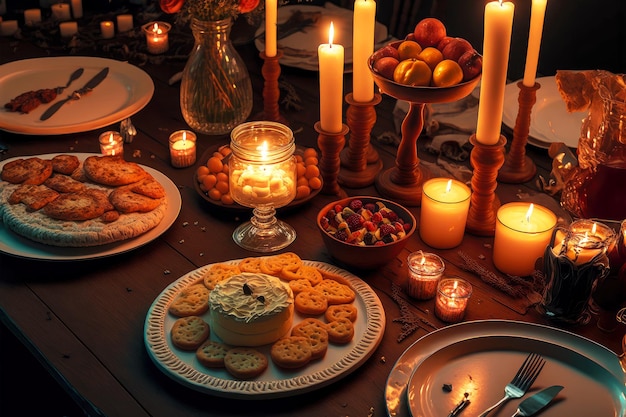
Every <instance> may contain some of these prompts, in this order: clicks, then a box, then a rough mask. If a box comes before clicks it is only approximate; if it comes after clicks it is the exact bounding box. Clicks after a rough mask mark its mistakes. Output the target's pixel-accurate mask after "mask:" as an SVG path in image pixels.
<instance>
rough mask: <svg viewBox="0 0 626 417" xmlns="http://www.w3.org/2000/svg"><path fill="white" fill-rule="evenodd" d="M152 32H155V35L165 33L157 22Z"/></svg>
mask: <svg viewBox="0 0 626 417" xmlns="http://www.w3.org/2000/svg"><path fill="white" fill-rule="evenodd" d="M152 32H154V34H155V35H160V34H162V33H163V30H162V29H161V28H160V27H159V25H158V24H157V23H155V24H154V26H153V27H152Z"/></svg>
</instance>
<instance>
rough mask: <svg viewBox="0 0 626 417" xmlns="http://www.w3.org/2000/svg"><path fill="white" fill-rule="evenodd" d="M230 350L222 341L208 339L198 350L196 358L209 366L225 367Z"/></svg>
mask: <svg viewBox="0 0 626 417" xmlns="http://www.w3.org/2000/svg"><path fill="white" fill-rule="evenodd" d="M228 350H229V349H228V346H226V345H224V344H222V343H219V342H215V341H213V340H207V341H206V342H204V343H203V344H202V346H200V347H199V348H198V349H197V350H196V358H197V359H198V361H199V362H200V363H201V364H202V365H204V366H206V367H207V368H223V367H224V358H225V357H226V354H227V353H228Z"/></svg>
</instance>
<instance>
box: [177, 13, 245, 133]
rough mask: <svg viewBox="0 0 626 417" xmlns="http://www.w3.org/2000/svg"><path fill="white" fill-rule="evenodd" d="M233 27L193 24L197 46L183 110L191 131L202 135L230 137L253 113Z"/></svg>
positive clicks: (190, 62) (187, 76)
mask: <svg viewBox="0 0 626 417" xmlns="http://www.w3.org/2000/svg"><path fill="white" fill-rule="evenodd" d="M232 24H233V20H232V19H231V18H228V19H223V20H217V21H203V20H198V19H195V18H194V19H192V20H191V31H192V33H193V36H194V39H195V45H194V48H193V50H192V52H191V54H190V56H189V59H188V61H187V64H186V65H185V69H184V71H183V76H182V81H181V86H180V108H181V111H182V114H183V117H184V119H185V121H186V122H187V124H188V125H189V127H190V128H192V129H193V130H194V131H196V132H199V133H204V134H207V135H222V134H226V133H229V132H230V131H231V130H232V128H234V127H235V126H237V125H238V124H240V123H241V122H243V121H245V120H246V119H247V118H248V116H249V115H250V112H251V111H252V83H251V82H250V75H249V74H248V70H247V68H246V66H245V63H244V61H243V60H242V58H241V56H240V55H239V54H238V53H237V51H236V50H235V48H234V46H233V44H232V42H231V41H230V30H231V28H232Z"/></svg>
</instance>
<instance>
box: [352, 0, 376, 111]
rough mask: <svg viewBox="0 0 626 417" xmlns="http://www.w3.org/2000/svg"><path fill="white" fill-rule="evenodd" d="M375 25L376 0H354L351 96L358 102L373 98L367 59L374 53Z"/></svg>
mask: <svg viewBox="0 0 626 417" xmlns="http://www.w3.org/2000/svg"><path fill="white" fill-rule="evenodd" d="M375 25H376V2H375V1H374V0H356V1H355V2H354V20H353V23H352V50H353V53H352V97H353V98H354V101H358V102H365V103H367V102H369V101H372V100H373V99H374V77H373V76H372V73H371V72H370V70H369V68H368V65H367V60H368V59H369V57H370V55H372V54H373V53H374V28H375Z"/></svg>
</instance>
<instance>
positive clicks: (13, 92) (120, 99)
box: [0, 56, 154, 135]
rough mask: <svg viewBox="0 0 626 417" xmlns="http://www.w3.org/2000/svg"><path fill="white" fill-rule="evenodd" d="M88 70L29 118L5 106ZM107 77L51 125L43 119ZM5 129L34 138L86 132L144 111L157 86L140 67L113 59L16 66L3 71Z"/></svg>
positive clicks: (0, 119)
mask: <svg viewBox="0 0 626 417" xmlns="http://www.w3.org/2000/svg"><path fill="white" fill-rule="evenodd" d="M81 67H82V68H84V70H85V71H84V73H83V75H82V76H81V77H80V78H79V79H77V80H76V81H74V82H73V83H72V84H71V85H70V86H69V87H68V88H67V89H66V90H65V91H64V92H63V93H61V94H60V95H59V96H57V98H56V99H55V100H54V101H52V102H51V103H47V104H41V105H40V106H38V107H37V108H36V109H34V110H33V111H31V112H30V113H28V114H21V113H17V112H10V111H8V110H7V109H6V108H4V104H5V103H7V102H9V101H11V99H13V98H15V97H17V96H18V95H20V94H22V93H25V92H27V91H31V90H38V89H45V88H55V87H58V86H64V85H65V84H66V83H67V81H68V79H69V77H70V74H71V73H72V72H74V70H76V69H78V68H81ZM105 67H109V74H108V75H107V77H106V78H105V79H104V80H103V81H102V83H100V85H98V86H97V87H96V88H94V89H93V91H91V93H89V94H86V95H84V96H83V97H82V98H81V99H80V100H76V101H71V102H68V103H66V104H65V105H64V106H63V107H61V109H60V110H59V111H57V112H56V113H55V114H54V115H53V116H52V117H50V118H49V119H48V120H45V121H41V120H39V118H40V117H41V114H42V113H43V112H44V111H45V110H46V109H47V108H48V107H49V106H51V105H52V104H53V103H55V102H56V101H59V100H62V99H64V98H66V97H67V96H68V95H70V94H71V93H72V92H73V91H74V90H78V89H79V88H81V87H82V86H84V85H85V83H87V81H89V80H90V79H91V77H93V76H94V75H96V74H97V73H98V72H99V71H100V70H101V69H103V68H105ZM0 85H2V88H1V89H0V103H1V105H2V108H1V109H0V129H2V130H6V131H9V132H14V133H23V134H29V135H60V134H67V133H77V132H85V131H89V130H94V129H99V128H101V127H104V126H108V125H111V124H113V123H117V122H119V121H121V120H124V119H126V118H128V117H130V116H132V115H134V114H135V113H137V112H138V111H139V110H141V109H143V108H144V107H145V106H146V105H147V104H148V103H149V102H150V99H151V98H152V94H153V93H154V83H153V82H152V79H151V78H150V76H149V75H148V74H146V73H145V72H144V71H143V70H141V69H139V68H138V67H136V66H134V65H131V64H128V63H125V62H121V61H116V60H112V59H106V58H92V57H78V56H75V57H49V58H34V59H25V60H21V61H14V62H10V63H8V64H4V65H2V66H0Z"/></svg>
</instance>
